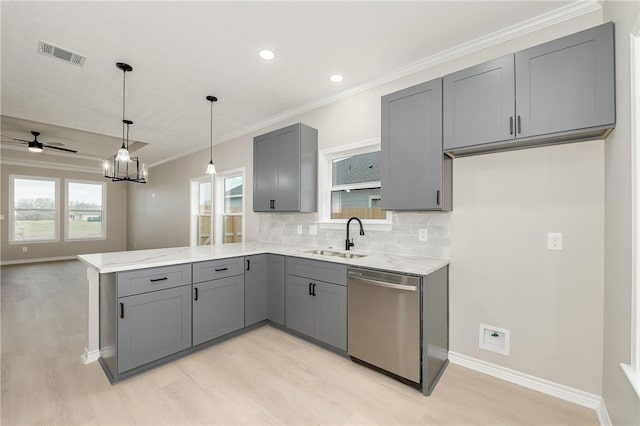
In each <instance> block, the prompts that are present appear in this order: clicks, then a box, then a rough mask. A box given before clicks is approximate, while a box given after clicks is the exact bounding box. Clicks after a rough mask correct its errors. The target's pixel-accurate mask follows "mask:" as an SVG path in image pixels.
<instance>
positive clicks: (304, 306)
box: [284, 275, 314, 337]
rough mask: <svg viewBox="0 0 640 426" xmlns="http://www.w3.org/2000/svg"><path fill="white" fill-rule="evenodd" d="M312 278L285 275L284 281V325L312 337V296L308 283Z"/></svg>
mask: <svg viewBox="0 0 640 426" xmlns="http://www.w3.org/2000/svg"><path fill="white" fill-rule="evenodd" d="M312 281H313V280H311V279H308V278H302V277H296V276H294V275H287V279H286V283H285V299H284V301H285V317H284V318H285V325H286V326H287V327H288V328H290V329H292V330H296V331H299V332H300V333H303V334H306V335H307V336H311V337H313V335H314V327H313V296H312V295H311V291H310V287H309V284H310V283H311V282H312Z"/></svg>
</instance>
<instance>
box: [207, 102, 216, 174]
mask: <svg viewBox="0 0 640 426" xmlns="http://www.w3.org/2000/svg"><path fill="white" fill-rule="evenodd" d="M207 100H208V101H209V102H211V132H210V133H209V143H210V147H211V151H210V154H211V155H210V157H209V164H208V165H207V174H209V175H215V174H216V165H215V164H213V103H214V102H218V98H216V97H215V96H207Z"/></svg>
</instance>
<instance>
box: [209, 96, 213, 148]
mask: <svg viewBox="0 0 640 426" xmlns="http://www.w3.org/2000/svg"><path fill="white" fill-rule="evenodd" d="M210 102H211V131H210V132H209V142H210V146H211V152H210V154H211V155H210V160H211V161H213V101H210Z"/></svg>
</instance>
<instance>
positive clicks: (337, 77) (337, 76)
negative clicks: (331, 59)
mask: <svg viewBox="0 0 640 426" xmlns="http://www.w3.org/2000/svg"><path fill="white" fill-rule="evenodd" d="M329 80H331V81H333V82H334V83H340V82H341V81H342V80H344V77H343V76H341V75H340V74H334V75H332V76H331V77H329Z"/></svg>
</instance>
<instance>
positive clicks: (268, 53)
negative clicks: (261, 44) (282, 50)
mask: <svg viewBox="0 0 640 426" xmlns="http://www.w3.org/2000/svg"><path fill="white" fill-rule="evenodd" d="M258 55H260V57H261V58H262V59H264V60H265V61H270V60H272V59H273V58H275V57H276V54H275V53H273V50H269V49H262V50H261V51H259V52H258Z"/></svg>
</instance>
